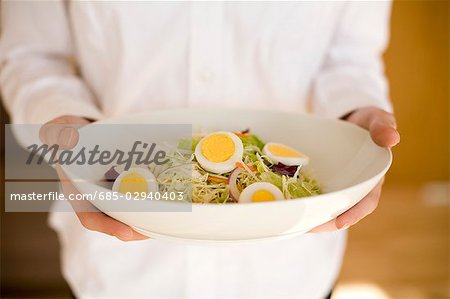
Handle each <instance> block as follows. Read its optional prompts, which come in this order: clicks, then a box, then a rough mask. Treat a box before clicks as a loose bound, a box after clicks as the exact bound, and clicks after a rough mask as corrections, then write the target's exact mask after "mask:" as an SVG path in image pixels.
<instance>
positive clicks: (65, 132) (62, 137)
mask: <svg viewBox="0 0 450 299" xmlns="http://www.w3.org/2000/svg"><path fill="white" fill-rule="evenodd" d="M74 142H75V129H74V128H64V129H62V130H61V132H59V135H58V143H59V145H60V146H62V147H72V145H73V143H74Z"/></svg>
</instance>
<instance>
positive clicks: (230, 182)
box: [228, 167, 242, 201]
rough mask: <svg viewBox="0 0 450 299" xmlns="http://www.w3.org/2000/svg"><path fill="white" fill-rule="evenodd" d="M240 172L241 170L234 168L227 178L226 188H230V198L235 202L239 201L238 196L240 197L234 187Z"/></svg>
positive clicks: (239, 193)
mask: <svg viewBox="0 0 450 299" xmlns="http://www.w3.org/2000/svg"><path fill="white" fill-rule="evenodd" d="M241 172H242V169H240V168H239V167H236V168H235V169H234V170H233V171H232V172H231V173H230V176H229V177H228V186H229V188H230V196H231V197H232V198H233V199H234V200H235V201H238V200H239V196H240V195H241V192H239V189H238V187H237V185H236V180H237V177H238V175H239V174H240V173H241Z"/></svg>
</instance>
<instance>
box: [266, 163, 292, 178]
mask: <svg viewBox="0 0 450 299" xmlns="http://www.w3.org/2000/svg"><path fill="white" fill-rule="evenodd" d="M297 167H298V166H295V165H294V166H287V165H284V164H283V163H278V164H275V165H273V166H272V170H273V171H274V172H278V173H279V174H282V175H287V176H290V177H293V176H294V174H295V172H296V171H297Z"/></svg>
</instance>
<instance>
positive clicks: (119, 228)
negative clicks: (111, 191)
mask: <svg viewBox="0 0 450 299" xmlns="http://www.w3.org/2000/svg"><path fill="white" fill-rule="evenodd" d="M55 169H56V172H57V173H58V176H59V178H60V180H61V186H62V188H63V192H64V194H65V195H66V196H68V195H69V194H78V193H79V192H78V190H77V189H76V188H75V186H74V185H73V184H72V183H71V182H70V179H69V178H68V177H67V175H66V174H65V172H64V171H63V170H62V168H61V166H60V165H56V166H55ZM70 204H71V205H72V207H73V209H74V211H75V213H76V214H77V216H78V219H79V220H80V222H81V224H82V225H83V226H84V227H85V228H87V229H89V230H92V231H98V232H102V233H106V234H108V235H110V236H114V237H117V238H118V239H120V240H122V241H132V240H145V239H148V237H147V236H144V235H142V234H140V233H138V232H136V231H134V230H133V229H131V227H129V226H128V225H126V224H124V223H122V222H120V221H117V220H115V219H113V218H111V217H109V216H107V215H106V214H104V213H102V212H101V211H99V210H98V209H97V208H96V207H95V206H94V205H92V204H91V203H89V202H87V201H84V200H71V201H70Z"/></svg>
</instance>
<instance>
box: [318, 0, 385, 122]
mask: <svg viewBox="0 0 450 299" xmlns="http://www.w3.org/2000/svg"><path fill="white" fill-rule="evenodd" d="M390 12H391V2H390V1H372V2H370V1H349V2H346V3H345V4H344V7H343V9H342V11H341V13H342V15H341V18H340V19H339V21H338V25H337V28H336V32H335V34H334V37H333V39H332V42H331V44H330V46H329V49H328V52H327V55H326V57H325V60H324V63H323V65H322V68H321V70H320V71H319V73H318V75H317V77H316V78H315V80H314V85H313V107H314V111H315V112H316V113H318V114H322V115H325V116H328V117H333V118H338V117H341V116H343V115H345V114H347V113H349V112H351V111H353V110H355V109H358V108H361V107H365V106H376V107H379V108H381V109H384V110H387V111H392V106H391V103H390V101H389V96H388V84H387V80H386V78H385V76H384V65H383V61H382V53H383V51H384V49H385V48H386V46H387V43H388V36H389V21H390Z"/></svg>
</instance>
